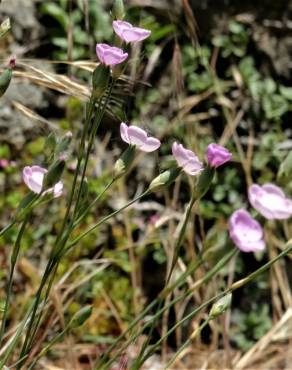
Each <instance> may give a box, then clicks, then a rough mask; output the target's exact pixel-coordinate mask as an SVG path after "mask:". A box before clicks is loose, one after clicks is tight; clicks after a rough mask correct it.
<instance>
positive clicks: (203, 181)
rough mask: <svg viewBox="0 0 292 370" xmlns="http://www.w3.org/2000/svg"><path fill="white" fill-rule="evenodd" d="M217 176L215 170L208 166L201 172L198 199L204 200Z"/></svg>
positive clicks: (196, 193)
mask: <svg viewBox="0 0 292 370" xmlns="http://www.w3.org/2000/svg"><path fill="white" fill-rule="evenodd" d="M214 175H215V168H213V167H209V166H207V167H206V168H204V170H203V171H202V172H201V174H200V176H199V179H198V183H197V186H196V189H195V196H196V198H198V199H199V198H202V197H203V196H204V195H205V194H206V193H207V191H208V190H209V188H210V185H211V183H212V180H213V178H214Z"/></svg>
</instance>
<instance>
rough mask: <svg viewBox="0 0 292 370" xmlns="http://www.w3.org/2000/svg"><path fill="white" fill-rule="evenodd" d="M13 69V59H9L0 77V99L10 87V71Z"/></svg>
mask: <svg viewBox="0 0 292 370" xmlns="http://www.w3.org/2000/svg"><path fill="white" fill-rule="evenodd" d="M14 67H15V58H11V59H10V61H9V66H8V68H6V69H5V70H4V71H3V73H2V74H1V76H0V97H1V96H2V95H4V94H5V91H6V90H7V89H8V86H9V85H10V81H11V78H12V69H13V68H14Z"/></svg>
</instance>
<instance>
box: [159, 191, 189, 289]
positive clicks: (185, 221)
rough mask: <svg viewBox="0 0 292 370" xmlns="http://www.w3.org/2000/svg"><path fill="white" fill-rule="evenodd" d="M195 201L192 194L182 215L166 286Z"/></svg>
mask: <svg viewBox="0 0 292 370" xmlns="http://www.w3.org/2000/svg"><path fill="white" fill-rule="evenodd" d="M195 201H196V199H195V196H194V194H192V197H191V200H190V202H189V204H188V206H187V208H186V211H185V214H184V220H183V224H182V226H181V229H180V231H179V235H178V238H177V240H176V243H175V247H174V252H173V256H172V261H171V265H170V270H169V273H168V275H167V278H166V285H167V284H168V283H169V281H170V279H171V276H172V273H173V270H174V268H175V265H176V263H177V260H178V257H179V252H180V248H181V245H182V242H183V239H184V236H185V232H186V227H187V224H188V222H189V218H190V215H191V212H192V208H193V205H194V203H195Z"/></svg>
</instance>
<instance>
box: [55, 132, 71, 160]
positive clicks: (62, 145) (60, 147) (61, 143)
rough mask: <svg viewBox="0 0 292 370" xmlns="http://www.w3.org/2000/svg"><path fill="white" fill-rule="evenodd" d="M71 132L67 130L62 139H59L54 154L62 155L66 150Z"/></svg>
mask: <svg viewBox="0 0 292 370" xmlns="http://www.w3.org/2000/svg"><path fill="white" fill-rule="evenodd" d="M72 137H73V134H72V132H71V131H68V132H67V133H66V134H65V135H64V136H63V137H62V139H61V140H60V141H59V143H58V144H57V146H56V152H55V155H56V156H59V155H62V153H64V152H65V151H66V150H68V148H69V145H70V144H71V141H72Z"/></svg>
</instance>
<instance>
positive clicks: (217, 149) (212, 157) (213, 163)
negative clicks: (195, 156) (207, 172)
mask: <svg viewBox="0 0 292 370" xmlns="http://www.w3.org/2000/svg"><path fill="white" fill-rule="evenodd" d="M206 156H207V160H208V163H209V166H210V167H215V168H217V167H219V166H221V165H222V164H223V163H225V162H228V161H230V159H231V158H232V154H231V153H230V152H229V150H227V149H226V148H224V147H223V146H221V145H218V144H209V145H208V147H207V150H206Z"/></svg>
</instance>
